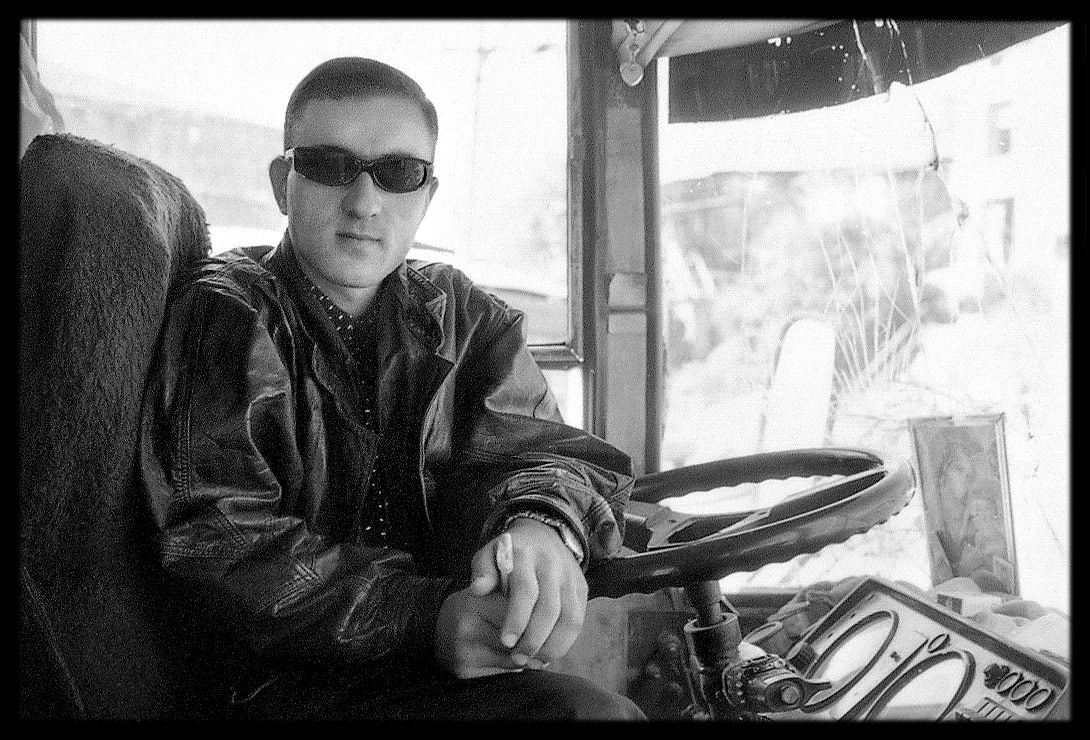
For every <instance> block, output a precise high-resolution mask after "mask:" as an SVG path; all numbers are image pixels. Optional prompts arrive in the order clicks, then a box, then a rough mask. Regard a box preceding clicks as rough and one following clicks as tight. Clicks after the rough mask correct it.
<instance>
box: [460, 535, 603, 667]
mask: <svg viewBox="0 0 1090 740" xmlns="http://www.w3.org/2000/svg"><path fill="white" fill-rule="evenodd" d="M507 531H508V532H509V533H510V534H511V545H512V553H513V556H514V558H513V566H514V567H513V570H512V571H511V574H510V576H509V577H508V594H507V614H506V616H505V617H504V620H503V627H502V631H501V634H500V642H501V643H502V644H503V645H504V646H505V647H508V648H512V659H513V660H514V661H515V662H516V663H517V664H518V665H527V664H529V666H530V667H531V668H540V667H541V666H542V665H543V664H548V663H550V662H552V661H553V660H556V659H557V658H559V657H561V656H562V655H564V654H565V653H567V652H568V649H569V648H570V647H571V646H572V643H574V642H575V638H577V637H578V636H579V632H580V631H581V630H582V629H583V618H584V616H585V615H586V608H587V581H586V578H585V577H584V576H583V572H582V570H580V568H579V563H577V562H576V560H575V558H574V557H573V556H572V554H571V552H570V551H569V550H568V549H567V548H566V547H565V546H564V543H563V542H562V541H561V539H560V536H559V535H558V534H557V533H556V531H555V530H553V529H552V527H549V526H547V525H545V524H542V523H541V522H537V521H534V520H532V519H516V520H515V521H514V522H513V523H512V524H511V525H510V526H509V527H508V529H507ZM495 545H496V541H495V540H493V541H492V542H490V543H489V544H488V545H486V546H485V547H483V548H482V549H481V550H479V551H478V552H477V554H476V555H475V556H474V558H473V578H474V580H473V582H472V583H471V584H470V587H469V588H470V590H474V591H475V592H476V593H481V592H482V591H483V592H485V593H487V592H490V591H493V590H495V589H497V588H498V583H497V581H498V578H499V574H498V572H497V570H496V567H495V556H494V553H495Z"/></svg>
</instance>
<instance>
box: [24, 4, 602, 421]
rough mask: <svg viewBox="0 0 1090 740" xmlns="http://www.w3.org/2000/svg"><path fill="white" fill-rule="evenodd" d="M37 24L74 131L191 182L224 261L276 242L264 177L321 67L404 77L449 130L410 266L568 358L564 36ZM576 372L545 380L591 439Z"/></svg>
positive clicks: (380, 24)
mask: <svg viewBox="0 0 1090 740" xmlns="http://www.w3.org/2000/svg"><path fill="white" fill-rule="evenodd" d="M36 24H37V28H36V41H37V58H38V68H39V70H40V73H41V77H42V80H43V82H44V84H45V85H46V87H48V88H49V90H50V91H51V92H52V93H53V95H54V96H55V99H56V102H57V105H58V107H59V109H60V111H61V113H62V114H63V117H64V120H65V122H66V128H67V131H68V132H69V133H73V134H77V135H80V136H85V137H87V138H92V139H96V140H99V141H102V142H104V143H108V144H112V145H115V146H117V147H119V148H121V149H123V150H125V151H128V152H131V153H133V154H136V155H138V156H141V157H144V158H147V159H149V160H151V161H153V162H155V163H157V164H159V165H161V166H163V167H164V168H165V169H167V170H168V171H169V172H171V173H173V174H175V175H177V176H178V177H180V178H181V179H182V181H183V182H185V183H186V185H187V186H188V187H189V188H190V189H191V190H192V191H193V193H194V195H195V196H196V198H197V200H198V201H199V202H200V203H201V205H202V206H203V207H204V208H205V210H206V213H207V216H208V219H209V222H210V224H209V225H210V230H211V235H212V246H213V251H222V250H224V249H228V248H231V247H235V246H244V245H247V244H260V243H276V242H277V241H279V239H280V235H281V233H282V230H283V226H284V224H283V217H282V216H281V215H280V213H279V211H278V210H277V208H276V204H275V202H274V200H273V198H272V193H271V191H270V189H269V184H268V175H267V167H268V163H269V161H270V160H271V159H272V158H273V157H275V156H276V155H278V154H279V153H280V152H281V151H282V150H283V146H282V133H281V132H282V126H283V110H284V106H285V104H286V103H287V99H288V96H289V95H290V93H291V90H292V87H293V86H294V84H295V83H296V82H297V81H298V80H299V79H301V78H302V76H303V75H304V74H305V73H306V72H307V71H308V70H309V69H310V68H312V67H313V66H315V65H316V64H318V63H319V62H321V61H323V60H325V59H328V58H330V57H334V56H341V55H359V56H373V57H375V58H378V59H381V60H383V61H387V62H389V63H391V64H393V65H394V66H397V67H399V68H401V69H404V70H405V71H406V72H408V73H409V74H410V75H412V76H413V77H414V78H415V79H417V80H418V81H419V82H420V83H421V84H422V85H423V87H424V89H425V90H428V91H429V94H430V95H432V96H433V97H434V100H433V102H434V103H435V105H436V108H437V110H438V113H439V121H440V136H439V142H438V146H437V152H436V165H437V167H436V174H437V176H438V178H439V181H440V188H439V189H438V191H437V192H436V196H435V199H434V200H433V201H432V205H431V207H430V210H429V213H428V216H427V217H426V218H425V220H424V222H423V224H422V226H421V229H420V232H419V234H418V237H417V238H418V239H419V241H420V244H419V248H418V249H416V250H415V251H414V253H411V254H410V256H416V257H421V258H424V259H438V260H441V261H444V262H450V263H453V264H455V265H456V266H458V267H461V268H462V269H464V270H465V271H466V272H467V273H468V274H469V275H470V276H471V277H473V278H474V279H475V280H476V281H477V282H478V283H479V284H481V285H482V286H484V287H486V288H488V289H489V290H491V291H492V292H494V293H496V294H497V295H499V296H500V297H501V298H504V299H505V300H507V301H508V302H509V303H511V304H512V305H514V306H516V307H518V308H521V309H523V310H525V311H526V312H527V315H528V322H527V324H528V333H529V339H530V342H531V344H532V345H536V346H537V347H538V348H537V349H536V350H535V352H536V353H540V354H547V353H548V350H547V349H546V348H547V347H556V346H559V347H561V348H563V347H567V346H570V345H571V344H572V341H573V340H572V336H573V334H574V332H575V331H576V325H577V322H575V321H571V320H569V300H568V293H569V291H568V282H569V275H568V265H569V262H570V261H569V258H568V233H569V232H568V224H567V213H568V201H567V198H568V191H567V178H568V138H567V137H568V115H569V114H568V85H567V75H568V72H567V57H566V52H567V34H568V24H567V22H565V21H563V20H552V21H519V22H517V23H515V22H501V21H450V22H445V21H444V22H439V21H430V20H429V21H385V20H383V21H346V20H337V21H320V20H316V21H279V20H262V21H237V20H234V21H233V20H226V21H212V20H182V21H179V20H170V21H129V20H110V21H102V20H92V21H74V20H60V19H42V20H38V21H36ZM512 25H515V26H517V32H515V30H514V29H513V28H512ZM272 60H275V63H271V62H272ZM554 354H556V355H559V356H560V357H562V358H563V357H565V356H566V355H565V353H563V352H560V353H554ZM569 354H570V353H569ZM572 365H574V358H572V359H570V360H569V361H567V362H559V363H557V362H554V363H552V364H551V365H550V368H549V370H548V375H549V380H550V382H551V383H552V384H553V387H554V388H555V389H556V391H557V395H558V397H559V401H560V403H561V406H562V409H563V410H564V412H565V418H566V419H568V420H569V423H572V424H574V425H577V426H578V425H581V424H582V400H581V399H582V384H581V381H582V376H581V373H580V372H579V371H578V368H575V369H574V370H572V369H571V367H572Z"/></svg>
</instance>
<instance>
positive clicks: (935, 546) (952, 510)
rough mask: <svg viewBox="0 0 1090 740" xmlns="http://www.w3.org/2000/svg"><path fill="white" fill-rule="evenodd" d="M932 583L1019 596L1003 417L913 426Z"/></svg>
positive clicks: (942, 419)
mask: <svg viewBox="0 0 1090 740" xmlns="http://www.w3.org/2000/svg"><path fill="white" fill-rule="evenodd" d="M909 430H910V432H911V435H912V446H913V448H914V451H915V455H916V469H917V471H919V475H920V481H919V484H920V494H921V496H922V498H923V507H924V519H925V521H926V524H927V543H928V553H929V556H930V560H931V583H932V584H933V585H938V584H940V583H943V582H944V581H948V580H950V579H951V578H954V577H957V576H965V577H968V578H971V579H972V580H973V581H974V582H975V583H976V584H977V585H978V586H980V588H981V589H982V590H984V591H998V592H1002V593H1008V594H1014V595H1018V593H1019V590H1018V566H1017V560H1016V558H1015V552H1014V528H1013V520H1012V518H1011V500H1010V477H1009V474H1008V469H1007V449H1006V435H1005V429H1004V421H1003V414H1001V413H999V414H981V415H973V416H931V417H919V418H914V419H909Z"/></svg>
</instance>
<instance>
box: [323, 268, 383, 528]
mask: <svg viewBox="0 0 1090 740" xmlns="http://www.w3.org/2000/svg"><path fill="white" fill-rule="evenodd" d="M310 290H311V293H312V294H313V295H314V297H315V298H316V299H317V300H318V303H319V304H320V305H321V306H322V308H323V309H325V312H326V314H327V315H328V316H329V319H330V321H332V322H333V328H334V329H336V331H337V335H338V336H339V337H340V338H341V340H342V341H344V343H345V346H347V347H348V351H349V352H350V353H351V354H352V357H353V359H355V361H356V364H357V365H358V366H359V368H360V373H361V376H362V378H361V385H362V388H361V391H362V393H361V394H360V396H361V398H362V399H363V419H362V421H363V424H364V426H366V427H367V429H369V430H370V431H372V432H374V433H375V434H377V435H379V439H380V441H381V438H382V430H380V429H379V422H378V404H377V403H376V388H375V383H376V377H377V371H378V369H377V359H378V358H377V357H376V353H375V341H376V332H375V315H374V314H375V312H374V311H373V310H372V309H368V310H367V311H366V312H364V314H363V315H362V316H360V317H358V318H354V317H352V316H351V315H349V314H348V313H346V312H344V311H343V310H341V308H340V307H339V306H338V305H337V304H335V303H334V302H333V301H332V300H331V299H330V298H329V296H327V295H326V294H325V293H323V292H322V291H321V290H320V289H319V288H318V287H317V286H315V285H313V284H311V286H310ZM379 449H380V450H381V449H382V445H381V444H380V445H379ZM386 462H387V461H386V460H385V459H384V458H383V456H382V454H381V452H376V456H375V465H374V470H373V471H372V473H371V477H370V479H369V480H368V485H367V495H366V497H365V499H364V506H363V511H362V521H361V522H360V537H361V539H362V543H363V544H366V545H372V546H377V547H390V546H393V545H395V542H394V536H393V534H394V533H393V528H392V526H391V520H390V506H391V501H394V500H395V499H396V496H395V494H396V490H394V489H395V487H396V484H395V478H394V477H393V476H390V475H388V474H387V471H386Z"/></svg>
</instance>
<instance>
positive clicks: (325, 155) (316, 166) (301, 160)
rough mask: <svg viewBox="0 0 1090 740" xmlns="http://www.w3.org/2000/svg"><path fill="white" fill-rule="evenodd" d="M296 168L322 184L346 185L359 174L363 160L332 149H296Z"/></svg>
mask: <svg viewBox="0 0 1090 740" xmlns="http://www.w3.org/2000/svg"><path fill="white" fill-rule="evenodd" d="M292 159H293V161H294V162H295V170H296V172H298V173H299V174H300V175H302V176H303V177H305V178H307V179H308V180H314V181H315V182H319V183H321V184H322V185H346V184H348V183H350V182H352V180H354V179H356V177H357V176H358V175H359V173H360V170H361V169H362V167H361V164H362V163H361V162H360V161H359V160H358V159H356V158H355V157H353V156H352V155H350V154H346V153H345V152H338V151H336V150H331V149H304V148H302V147H299V148H297V149H295V150H294V153H293V155H292Z"/></svg>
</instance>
